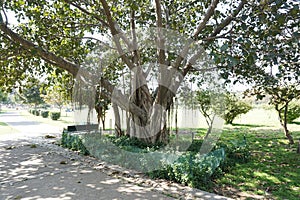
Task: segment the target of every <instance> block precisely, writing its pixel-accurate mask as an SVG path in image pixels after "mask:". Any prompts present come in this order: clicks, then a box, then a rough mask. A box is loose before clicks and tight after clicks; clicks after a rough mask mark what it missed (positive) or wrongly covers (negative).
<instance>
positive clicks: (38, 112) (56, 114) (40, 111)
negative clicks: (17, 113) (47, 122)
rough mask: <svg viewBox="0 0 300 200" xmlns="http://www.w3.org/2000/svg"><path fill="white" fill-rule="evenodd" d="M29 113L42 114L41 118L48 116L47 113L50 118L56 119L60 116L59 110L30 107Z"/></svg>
mask: <svg viewBox="0 0 300 200" xmlns="http://www.w3.org/2000/svg"><path fill="white" fill-rule="evenodd" d="M29 113H31V114H33V115H36V116H42V117H43V118H48V117H49V114H50V118H51V119H52V120H58V119H59V118H60V112H50V111H48V110H36V109H30V110H29Z"/></svg>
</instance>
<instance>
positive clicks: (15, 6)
mask: <svg viewBox="0 0 300 200" xmlns="http://www.w3.org/2000/svg"><path fill="white" fill-rule="evenodd" d="M0 7H1V15H0V16H1V18H0V31H1V36H0V41H1V47H2V48H1V49H0V68H1V71H0V75H1V77H3V78H2V79H1V80H0V82H1V84H2V85H3V86H4V87H6V88H11V87H12V86H15V85H19V86H20V85H22V84H23V81H26V79H27V77H28V76H30V75H34V74H40V73H45V74H48V75H49V74H53V73H55V74H60V73H62V71H64V70H65V71H67V72H69V73H70V74H71V75H73V77H74V78H75V77H76V76H77V75H78V72H79V70H80V66H81V65H82V64H83V63H84V60H85V58H86V57H87V55H89V54H90V53H91V52H92V50H93V49H94V48H95V47H96V46H97V48H98V49H100V50H102V52H101V53H103V52H106V51H107V50H108V49H109V50H110V51H114V52H115V54H116V55H118V58H117V59H116V60H114V61H113V62H110V61H109V59H108V57H109V56H107V54H101V55H102V60H103V61H104V64H105V67H103V68H101V73H100V74H101V76H98V78H99V82H98V83H99V84H96V85H98V86H99V85H101V87H102V88H105V91H106V94H107V95H106V96H108V97H109V96H110V95H112V93H114V95H115V96H114V97H115V98H114V99H115V103H116V104H117V105H118V106H119V107H120V108H121V109H124V110H126V111H127V112H128V113H129V114H130V120H129V121H130V122H131V125H130V128H132V131H131V133H132V136H138V137H140V138H141V137H142V138H143V140H145V141H147V142H152V143H153V142H156V141H165V140H166V138H167V134H166V133H165V132H166V127H165V121H166V119H165V114H164V111H166V110H168V109H170V106H171V105H172V103H173V97H174V96H176V92H177V89H178V87H179V85H180V82H181V81H182V80H183V79H185V78H186V77H187V76H189V75H190V74H192V73H194V74H198V76H200V77H201V72H202V71H208V70H212V69H215V70H217V72H218V73H219V74H220V75H221V76H222V77H223V78H224V79H225V80H227V82H230V81H231V80H234V82H237V81H242V80H246V82H250V81H256V82H257V83H259V82H261V81H262V80H264V81H266V80H268V79H267V78H266V77H268V76H266V75H268V74H270V71H271V72H272V74H274V73H273V72H274V68H276V69H277V70H276V72H277V73H275V77H278V76H282V77H286V80H289V79H290V78H289V77H290V76H289V74H293V75H296V76H295V80H296V81H298V76H299V67H298V66H299V61H298V60H299V2H298V1H296V0H289V1H283V0H260V1H254V0H251V1H246V0H231V1H226V0H224V1H220V0H211V1H183V0H172V1H170V0H165V1H161V0H155V1H149V0H143V1H140V0H138V1H111V0H100V1H95V0H91V1H81V0H75V1H69V0H61V1H48V0H31V1H25V0H11V1H1V2H0ZM8 11H13V12H14V13H15V14H16V16H15V17H16V18H17V20H18V21H19V23H18V24H17V25H14V24H10V22H11V18H10V17H11V16H8V15H7V12H8ZM138 29H141V30H145V29H151V30H153V31H150V32H149V31H148V32H146V33H148V35H147V36H149V37H150V36H152V40H151V39H149V40H146V42H145V41H143V44H145V43H147V41H148V42H149V43H151V44H152V48H148V47H147V48H142V47H143V44H141V43H140V42H139V31H138ZM166 30H172V31H173V32H171V33H170V32H169V31H166ZM174 33H176V34H174ZM144 34H145V32H144ZM178 35H181V36H184V37H178ZM96 36H97V38H95V37H96ZM172 36H173V37H172ZM178 38H180V40H178ZM182 38H184V40H182ZM170 46H173V47H175V48H174V49H175V50H176V51H175V50H174V49H172V48H169V47H170ZM204 54H206V55H207V56H204ZM204 57H205V59H204V60H203V58H204ZM103 58H105V59H103ZM201 59H202V60H201ZM208 60H212V61H213V63H214V65H213V66H214V67H210V66H211V65H209V67H206V66H205V64H208ZM114 63H118V65H115V64H114ZM146 63H152V64H153V65H155V66H156V67H155V69H156V71H155V70H154V72H155V73H158V77H159V79H160V80H161V81H163V82H164V84H158V86H157V88H156V89H154V90H153V91H152V90H150V88H149V84H148V82H147V75H148V73H147V70H145V69H144V68H142V67H141V66H144V65H145V64H146ZM116 66H118V67H116ZM121 70H127V71H129V72H130V73H131V75H129V76H130V80H131V81H130V82H129V84H130V85H131V89H132V90H131V91H129V93H127V94H125V93H124V92H122V91H121V90H119V89H115V87H114V85H115V84H114V82H112V81H110V80H111V79H110V78H109V77H107V76H103V74H106V73H110V74H113V75H115V76H117V77H122V75H123V74H122V72H121ZM130 73H129V74H130ZM83 74H84V76H85V78H87V77H91V76H92V75H93V73H83ZM91 74H92V75H91ZM103 77H105V78H103ZM202 78H203V76H202ZM231 78H234V79H231ZM83 79H84V78H83ZM178 79H179V81H178ZM199 79H200V78H199ZM204 79H205V78H204ZM113 80H116V79H113ZM137 83H138V84H137ZM165 83H166V84H165ZM135 84H137V85H138V87H135V86H137V85H135ZM170 85H172V89H170V88H168V86H170ZM156 105H160V106H161V107H163V109H162V110H157V109H152V108H154V107H155V106H156ZM158 115H161V116H162V117H157V116H158ZM153 120H154V121H153ZM155 120H158V121H155ZM158 122H159V123H158ZM155 124H159V125H158V127H153V126H157V125H155ZM147 127H148V128H147ZM157 128H158V129H159V131H156V132H155V133H150V132H151V131H150V130H156V129H157ZM137 132H139V134H140V135H136V133H137ZM142 135H143V136H142Z"/></svg>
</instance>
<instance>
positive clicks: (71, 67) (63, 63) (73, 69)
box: [0, 23, 79, 76]
mask: <svg viewBox="0 0 300 200" xmlns="http://www.w3.org/2000/svg"><path fill="white" fill-rule="evenodd" d="M0 30H1V31H3V32H4V33H5V34H6V35H7V36H9V37H10V40H11V41H13V42H18V43H19V44H21V45H22V46H23V47H24V48H25V49H27V50H29V51H30V50H31V51H33V52H36V54H37V55H38V56H40V57H41V58H42V59H44V60H50V61H52V62H54V63H57V64H59V65H60V67H61V68H62V69H65V70H66V71H68V72H69V73H71V74H72V75H73V76H76V74H77V72H78V70H79V65H76V64H74V63H71V62H70V61H68V60H66V59H64V58H61V57H58V56H56V55H55V54H53V53H51V52H48V51H47V50H45V49H43V48H41V47H39V46H37V45H35V44H34V43H32V42H30V41H28V40H25V39H24V38H22V37H21V36H19V35H18V34H17V33H15V32H13V31H12V30H10V29H9V28H8V27H7V26H6V25H5V24H3V23H1V24H0Z"/></svg>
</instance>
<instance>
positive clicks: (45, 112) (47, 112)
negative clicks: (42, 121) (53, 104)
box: [41, 110, 49, 118]
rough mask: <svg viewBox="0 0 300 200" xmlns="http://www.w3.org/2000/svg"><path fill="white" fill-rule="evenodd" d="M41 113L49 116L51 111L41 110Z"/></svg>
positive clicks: (45, 116)
mask: <svg viewBox="0 0 300 200" xmlns="http://www.w3.org/2000/svg"><path fill="white" fill-rule="evenodd" d="M41 115H42V117H43V118H47V117H48V116H49V111H47V110H44V111H41Z"/></svg>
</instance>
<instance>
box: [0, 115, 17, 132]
mask: <svg viewBox="0 0 300 200" xmlns="http://www.w3.org/2000/svg"><path fill="white" fill-rule="evenodd" d="M1 113H5V111H4V110H2V111H1V112H0V114H1ZM17 132H18V131H17V130H16V129H14V128H12V127H10V126H9V125H8V124H6V123H4V122H0V135H5V134H10V133H17Z"/></svg>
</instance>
